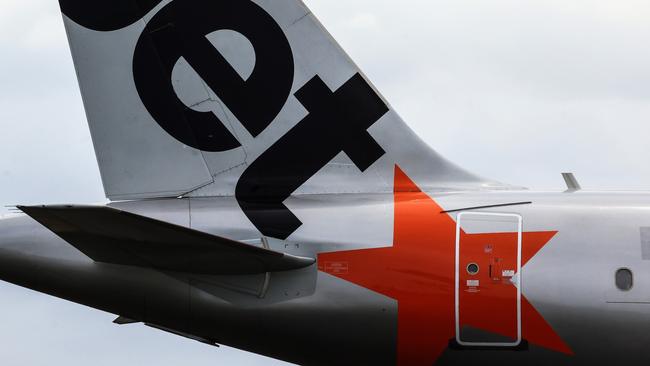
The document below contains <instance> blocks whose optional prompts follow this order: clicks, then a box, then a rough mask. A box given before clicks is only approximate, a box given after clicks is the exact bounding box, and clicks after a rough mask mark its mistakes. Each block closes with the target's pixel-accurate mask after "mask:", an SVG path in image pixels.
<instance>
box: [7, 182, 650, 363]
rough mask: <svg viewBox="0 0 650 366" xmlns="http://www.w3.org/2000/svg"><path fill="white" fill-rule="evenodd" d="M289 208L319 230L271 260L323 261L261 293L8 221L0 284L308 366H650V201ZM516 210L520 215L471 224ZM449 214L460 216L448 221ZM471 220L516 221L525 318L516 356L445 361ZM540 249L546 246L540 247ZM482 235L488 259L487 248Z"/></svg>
mask: <svg viewBox="0 0 650 366" xmlns="http://www.w3.org/2000/svg"><path fill="white" fill-rule="evenodd" d="M289 201H290V202H288V205H289V206H290V207H291V208H292V209H293V210H294V212H296V214H297V216H299V217H306V216H310V215H312V216H320V217H321V220H319V222H320V224H319V225H321V226H320V227H305V228H301V229H300V230H299V231H297V232H296V233H295V234H294V235H293V236H292V237H291V238H290V239H291V240H290V241H286V242H277V243H274V244H273V245H276V246H277V245H281V246H282V248H273V249H277V250H282V251H284V252H287V253H291V254H296V255H306V256H313V257H318V259H319V261H318V264H317V265H314V266H312V267H310V268H306V269H301V270H296V271H287V272H278V273H272V274H270V275H268V277H267V276H266V275H250V276H195V275H189V274H183V273H165V272H161V271H156V270H153V269H145V268H136V267H129V266H119V265H111V264H102V263H96V262H93V261H92V260H90V259H88V258H87V257H85V256H84V255H83V254H81V253H80V252H78V251H77V250H76V249H74V248H73V247H72V246H70V245H69V244H67V243H66V242H65V241H63V240H61V239H59V238H58V237H57V236H55V235H54V234H52V233H51V232H49V231H48V230H47V229H45V228H43V227H42V226H41V225H39V224H38V223H36V222H35V221H33V220H32V219H30V218H28V217H26V216H17V217H12V218H6V219H3V220H2V221H1V224H0V225H1V226H0V233H1V235H0V278H2V279H3V280H6V281H9V282H12V283H15V284H18V285H21V286H25V287H29V288H32V289H35V290H38V291H42V292H46V293H49V294H51V295H54V296H57V297H61V298H65V299H68V300H71V301H74V302H77V303H81V304H85V305H88V306H91V307H94V308H97V309H101V310H104V311H108V312H111V313H114V314H116V315H121V316H124V317H128V318H129V319H134V320H137V321H141V322H144V323H146V324H149V325H152V326H156V327H159V328H164V329H166V330H170V331H173V332H176V333H179V334H184V335H189V336H192V337H195V338H199V339H201V340H209V341H211V342H216V343H222V344H226V345H230V346H234V347H237V348H240V349H245V350H249V351H252V352H256V353H259V354H264V355H267V356H271V357H274V358H278V359H282V360H286V361H289V362H294V363H298V364H303V365H371V364H372V365H394V364H398V365H416V364H427V363H428V362H431V364H434V363H435V364H440V365H445V364H461V363H463V364H464V363H465V362H468V361H470V360H475V361H479V360H486V359H489V360H490V364H497V363H498V364H503V365H520V364H522V363H525V364H531V365H533V364H539V365H551V364H553V365H557V364H561V365H562V364H566V365H593V364H606V363H610V362H616V363H618V364H622V363H625V362H630V363H631V362H635V363H640V362H644V361H645V362H647V361H649V360H650V353H649V352H648V351H647V344H648V341H649V339H648V338H649V336H648V329H650V267H648V262H647V261H645V260H644V245H645V243H644V239H643V237H642V233H643V232H644V229H643V228H644V227H646V226H650V194H646V193H599V192H577V193H553V192H550V193H535V192H528V191H517V192H476V193H462V194H455V193H428V194H424V193H419V192H406V191H405V192H404V193H399V192H396V193H395V194H368V195H321V196H318V195H313V196H297V197H292V198H291V199H290V200H289ZM528 202H530V203H528ZM510 203H522V204H517V205H512V206H501V207H492V208H484V209H477V210H464V209H466V208H471V207H477V206H493V205H502V204H510ZM523 203H526V204H523ZM113 206H116V207H118V208H120V209H122V210H125V211H130V212H134V213H139V214H143V215H146V216H150V217H154V218H159V219H162V220H165V221H169V222H174V223H177V224H179V225H183V226H191V227H192V228H195V229H198V230H201V231H205V232H208V233H212V234H219V235H222V236H226V237H229V238H233V239H238V240H251V239H255V238H259V236H260V234H259V232H257V231H256V230H255V229H254V228H252V227H249V226H248V225H247V224H245V223H246V221H245V220H240V218H239V216H240V215H242V214H241V210H239V209H238V207H237V203H236V201H235V200H234V199H232V198H200V199H173V200H150V201H141V202H132V203H129V202H124V203H115V204H113ZM438 208H440V209H442V210H439V209H438ZM449 210H452V211H454V212H442V211H449ZM455 210H460V211H455ZM468 211H471V212H483V213H485V212H487V213H500V214H516V215H519V216H520V217H521V218H522V223H523V225H522V233H523V240H522V253H523V254H522V257H523V258H522V259H523V262H524V263H522V268H521V271H520V272H519V273H518V274H517V275H518V276H519V279H518V282H517V284H516V285H517V286H520V288H521V296H522V301H523V303H524V306H523V308H522V310H521V331H522V339H523V341H524V342H525V344H526V346H525V347H518V348H501V349H499V348H497V347H492V348H490V347H488V348H485V347H484V348H481V347H475V348H472V347H453V346H450V345H452V344H453V343H454V339H455V338H456V336H457V334H456V332H457V330H456V328H455V325H456V317H457V316H458V315H457V314H456V312H455V310H456V309H457V307H458V304H456V302H455V298H454V294H455V290H456V285H455V279H456V278H455V277H456V275H457V274H456V271H455V270H454V263H455V260H456V254H455V249H456V248H455V247H456V225H455V222H456V220H457V217H458V214H459V213H460V212H468ZM317 226H318V225H317ZM335 228H336V229H335ZM334 229H335V230H334ZM27 233H29V235H26V234H27ZM535 233H546V234H539V238H542V239H539V238H538V237H537V236H535V235H536V234H535ZM487 235H488V236H487V237H486V238H488V239H489V240H488V241H487V242H486V247H485V248H486V252H487V251H488V250H489V251H491V250H492V246H491V245H492V243H491V242H489V241H490V240H492V241H493V240H494V237H493V236H492V237H491V236H489V235H490V233H487ZM479 238H480V237H479ZM251 245H255V244H254V243H253V242H252V241H251ZM527 245H528V248H529V249H527ZM531 246H535V248H534V249H530V247H531ZM487 248H489V249H487ZM646 249H647V248H646ZM527 253H528V254H527ZM645 254H646V258H645V259H648V258H647V254H648V253H647V252H646V253H645ZM621 268H626V269H629V270H631V271H632V273H633V276H634V277H633V278H634V282H633V286H632V288H631V289H629V290H627V291H624V290H620V289H618V288H617V287H616V284H615V274H616V272H617V270H619V269H621ZM462 270H464V266H463V267H462ZM483 270H485V269H483ZM504 273H505V272H504ZM265 282H266V285H265ZM460 286H461V288H460V291H461V292H462V291H464V289H463V288H462V286H464V284H463V283H461V284H460ZM487 295H488V296H489V294H487ZM486 304H487V303H486ZM476 305H477V306H476V307H477V308H479V309H480V308H481V306H482V304H481V303H477V304H476ZM486 306H488V305H486ZM487 310H488V311H479V312H478V313H476V314H474V315H475V316H477V317H481V318H482V319H478V320H476V321H477V322H478V323H477V324H475V325H476V328H478V329H480V330H482V331H484V332H488V333H495V334H498V333H501V335H504V336H505V335H507V334H505V333H508V331H500V329H501V328H499V327H500V326H502V325H503V324H502V323H505V322H507V319H499V317H501V316H503V315H500V314H504V312H503V311H501V310H503V309H501V310H499V309H487ZM468 311H470V310H468ZM515 311H516V310H515ZM506 313H507V311H506ZM510 315H512V314H510Z"/></svg>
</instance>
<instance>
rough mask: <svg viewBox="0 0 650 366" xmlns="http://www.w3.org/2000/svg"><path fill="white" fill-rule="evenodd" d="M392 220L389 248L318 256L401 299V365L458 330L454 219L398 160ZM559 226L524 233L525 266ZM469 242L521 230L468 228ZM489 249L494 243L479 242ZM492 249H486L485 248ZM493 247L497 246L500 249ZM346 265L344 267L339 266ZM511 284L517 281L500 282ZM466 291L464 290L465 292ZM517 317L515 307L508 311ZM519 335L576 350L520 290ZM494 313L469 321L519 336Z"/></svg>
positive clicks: (332, 269)
mask: <svg viewBox="0 0 650 366" xmlns="http://www.w3.org/2000/svg"><path fill="white" fill-rule="evenodd" d="M394 200H395V218H394V220H395V227H394V242H393V246H392V247H387V248H377V249H361V250H351V251H342V252H333V253H323V254H320V255H319V256H318V265H319V269H320V270H321V271H324V272H327V273H329V274H331V275H334V276H336V277H339V278H341V279H344V280H346V281H350V282H352V283H355V284H357V285H359V286H363V287H365V288H368V289H370V290H373V291H375V292H377V293H380V294H383V295H385V296H388V297H390V298H393V299H395V300H397V301H398V335H397V339H398V342H397V343H398V344H397V364H398V365H400V366H415V365H427V366H428V365H432V364H433V363H434V362H435V361H436V360H437V359H438V358H439V357H440V356H441V354H442V353H443V352H444V351H445V349H446V348H447V346H448V344H449V340H450V339H452V338H454V337H455V336H456V330H455V298H454V293H455V249H456V222H455V221H454V219H453V218H452V217H451V216H450V215H449V214H447V213H442V211H443V209H442V208H441V207H440V206H438V204H437V203H436V202H435V201H434V200H433V199H431V197H429V196H428V195H427V194H425V193H423V192H422V191H421V190H420V189H419V188H418V187H417V185H416V184H415V183H413V181H411V180H410V179H409V177H408V176H406V174H404V172H402V171H401V170H400V169H399V167H396V169H395V192H394ZM555 234H556V232H554V231H549V232H524V233H523V235H522V254H521V257H522V258H521V259H522V267H523V266H525V264H526V263H527V262H528V261H529V260H530V259H531V258H533V257H534V256H535V254H537V252H538V251H539V250H540V249H541V248H542V247H544V245H546V243H547V242H548V241H550V240H551V239H552V238H553V236H555ZM461 235H462V239H461V240H465V241H467V242H477V243H479V242H480V243H485V242H490V243H499V242H500V241H508V240H511V239H512V238H513V235H516V233H490V234H466V233H465V232H461ZM515 237H516V236H515ZM476 247H480V248H481V250H485V251H486V252H487V251H488V250H489V251H490V252H491V251H492V250H493V248H492V247H491V246H485V247H483V246H476ZM486 248H487V249H486ZM494 250H496V246H495V249H494ZM340 266H344V267H345V268H344V269H345V270H340ZM502 288H503V290H502V291H506V292H507V291H511V292H512V291H514V292H515V293H516V288H515V285H514V284H512V286H510V287H509V286H502ZM461 296H462V295H461ZM511 314H513V315H512V316H516V310H515V312H511ZM521 317H522V324H521V329H522V336H523V338H524V339H525V340H527V341H528V342H529V343H531V344H536V345H538V346H541V347H544V348H548V349H551V350H555V351H557V352H563V353H566V354H572V351H571V349H570V348H569V347H568V346H567V345H566V344H565V343H564V342H563V341H562V339H561V338H560V337H559V336H558V335H557V334H556V333H555V331H554V330H553V329H552V328H551V326H550V325H549V324H548V323H547V322H546V320H545V319H544V318H543V317H542V316H541V314H539V312H538V311H537V310H536V309H535V308H534V306H533V305H532V304H531V303H530V302H529V301H528V300H526V298H525V297H524V296H523V295H522V308H521ZM495 319H496V318H495V317H492V318H490V317H485V316H471V314H470V315H468V316H467V317H466V319H464V320H463V321H464V322H465V323H467V324H470V325H471V326H472V327H475V328H477V329H480V330H483V331H487V332H490V333H495V334H500V335H503V336H508V337H513V338H515V337H516V334H512V333H515V332H516V327H515V328H513V327H511V326H508V325H507V323H508V322H504V321H501V320H502V319H501V320H499V319H497V320H495Z"/></svg>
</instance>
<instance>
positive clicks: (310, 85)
mask: <svg viewBox="0 0 650 366" xmlns="http://www.w3.org/2000/svg"><path fill="white" fill-rule="evenodd" d="M60 5H61V8H62V11H63V13H64V15H65V16H64V22H65V26H66V29H67V33H68V37H69V41H70V46H71V49H72V55H73V58H74V63H75V67H76V70H77V74H78V78H79V82H80V87H81V91H82V96H83V100H84V105H85V108H86V113H87V117H88V122H89V125H90V130H91V135H92V138H93V142H94V146H95V151H96V154H97V160H98V162H99V167H100V171H101V174H102V180H103V184H104V189H105V191H106V195H107V197H108V198H109V199H112V200H124V199H139V198H154V197H176V196H181V195H185V196H215V195H236V196H237V199H238V201H239V202H240V204H241V205H242V208H245V207H248V208H251V207H253V208H254V207H258V206H260V205H262V206H266V207H274V205H276V206H281V205H282V204H281V202H282V201H284V199H286V198H287V197H289V195H292V194H302V193H304V194H322V193H356V192H361V193H371V192H391V191H392V190H393V186H392V185H393V183H392V182H393V179H392V178H393V169H394V166H395V164H398V165H399V166H400V167H401V168H402V169H403V170H405V171H406V172H407V173H408V174H409V175H410V176H411V177H412V178H414V179H415V180H416V181H418V184H419V185H420V186H421V187H423V189H432V190H462V189H484V188H490V187H495V186H494V185H492V183H490V182H488V181H485V180H484V179H481V178H479V177H477V176H475V175H473V174H470V173H468V172H466V171H464V170H462V169H460V168H458V167H457V166H455V165H453V164H451V163H449V162H448V161H447V160H445V159H443V158H442V157H441V156H439V155H438V154H437V153H436V152H434V151H433V150H431V149H430V148H429V147H427V146H426V145H425V144H424V143H423V142H422V141H421V140H420V139H419V138H418V137H417V136H416V135H415V134H414V133H413V132H412V131H411V130H410V129H409V128H408V127H407V126H406V125H405V124H404V122H403V121H402V120H401V119H400V117H399V116H398V115H397V114H396V113H395V111H393V110H392V109H391V107H390V106H389V105H388V103H387V102H386V101H385V100H384V99H383V98H382V97H381V96H380V94H379V93H378V92H377V90H375V88H374V87H373V86H372V85H371V84H370V83H369V82H368V81H367V80H366V78H365V77H364V76H363V74H362V73H361V71H360V70H359V69H358V68H357V66H356V65H355V64H354V63H353V62H352V61H351V60H350V59H349V58H348V56H347V55H346V54H345V53H344V52H343V51H342V50H341V48H340V47H339V46H338V44H337V43H336V42H335V41H334V39H333V38H332V37H331V36H330V35H329V34H328V33H327V31H325V30H324V29H323V27H322V26H321V25H320V23H319V22H318V21H317V20H316V18H315V17H314V16H313V15H312V13H311V12H310V11H309V9H307V7H306V6H305V5H304V4H303V3H302V2H301V1H299V0H252V1H251V0H220V1H213V0H174V1H171V0H114V1H106V0H103V1H92V2H89V1H84V0H60Z"/></svg>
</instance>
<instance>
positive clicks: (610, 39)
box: [0, 0, 650, 366]
mask: <svg viewBox="0 0 650 366" xmlns="http://www.w3.org/2000/svg"><path fill="white" fill-rule="evenodd" d="M307 3H308V5H309V6H310V7H311V8H312V10H313V11H314V13H315V14H316V15H317V16H318V17H319V18H320V19H321V21H322V22H323V23H324V24H325V25H326V27H327V28H328V29H329V30H330V31H331V32H332V33H333V35H334V36H335V37H336V38H337V39H338V40H339V41H340V42H341V44H342V45H343V47H344V48H345V49H346V50H347V51H348V52H349V53H350V55H351V56H352V58H353V59H354V60H356V61H357V62H358V63H359V65H360V67H361V68H362V69H363V70H364V71H365V72H366V74H367V75H368V76H369V78H370V79H371V80H372V81H373V82H374V83H375V84H376V86H377V87H378V88H379V90H380V91H382V93H383V94H384V95H385V96H386V98H387V99H388V100H389V101H390V102H391V104H392V105H393V106H394V108H395V109H396V110H397V111H398V112H399V113H400V114H401V115H402V117H404V119H405V120H406V121H407V122H408V123H409V124H410V125H411V127H412V128H414V129H415V130H416V132H418V133H419V134H420V135H421V136H422V137H423V138H424V140H425V141H427V142H428V143H430V144H431V145H432V146H433V147H434V148H435V149H437V150H438V151H439V152H441V153H442V154H444V155H445V156H447V157H448V158H450V159H451V160H453V161H455V162H456V163H458V164H460V165H461V166H464V167H466V168H468V169H469V170H472V171H475V172H478V173H480V174H481V175H484V176H487V177H489V178H493V179H497V180H501V181H504V182H508V183H514V184H518V185H524V186H527V187H530V188H536V189H562V188H563V186H562V180H561V177H560V172H562V171H573V172H575V173H576V175H577V177H578V179H579V180H580V182H581V183H582V185H583V186H584V187H585V188H594V189H625V188H630V189H650V164H647V163H646V161H647V160H648V158H649V157H650V144H649V143H648V142H647V141H648V136H650V47H648V41H650V2H648V1H646V0H617V1H611V0H610V1H603V0H582V1H580V0H542V1H538V0H528V1H521V0H491V1H476V0H448V1H440V0H401V1H395V0H393V1H388V0H347V1H331V0H307ZM0 128H1V131H2V133H1V134H0V204H2V205H4V204H16V203H23V204H29V203H54V202H59V203H60V202H102V201H103V200H104V196H103V191H102V188H101V183H100V179H99V171H98V169H97V166H96V162H95V157H94V153H93V150H92V144H91V142H90V137H89V133H88V128H87V126H86V122H85V117H84V112H83V109H82V105H81V99H80V96H79V91H78V87H77V81H76V77H75V74H74V69H73V67H72V62H71V58H70V53H69V50H68V45H67V41H66V37H65V32H64V30H63V25H62V22H61V16H60V13H59V10H58V4H57V1H56V0H30V1H21V0H0ZM0 212H2V211H0ZM0 306H1V307H2V309H3V311H2V312H0V330H1V331H0V341H1V343H0V344H2V346H0V357H2V359H3V361H4V362H5V363H7V364H10V365H51V364H58V363H61V364H63V363H65V364H67V365H73V366H74V365H87V364H89V363H91V362H92V363H93V364H99V365H113V364H127V365H129V364H132V365H136V364H142V363H145V362H146V363H148V364H149V363H150V364H153V363H156V364H158V365H178V364H181V363H182V364H186V363H188V361H189V362H191V364H193V365H204V364H205V365H208V364H209V365H219V364H223V365H231V364H238V365H271V364H282V363H280V362H278V363H274V362H272V361H269V360H268V359H264V358H261V357H258V356H254V355H249V354H246V353H243V352H239V351H236V350H230V349H223V348H222V349H212V348H210V347H208V346H204V345H201V344H198V343H194V342H191V341H186V340H183V339H179V338H177V337H174V336H169V335H166V334H162V333H160V332H157V331H153V330H149V329H145V328H144V327H140V326H126V327H117V326H114V325H113V324H111V323H110V322H111V320H112V316H111V315H109V314H103V313H100V312H97V311H94V310H90V309H86V308H83V307H81V306H78V305H74V304H69V303H67V302H64V301H60V300H55V299H51V298H49V297H47V296H44V295H40V294H36V293H33V292H31V291H28V290H24V289H20V288H17V287H14V286H10V285H5V284H1V285H0ZM97 360H100V361H99V362H98V361H97Z"/></svg>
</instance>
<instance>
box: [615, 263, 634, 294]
mask: <svg viewBox="0 0 650 366" xmlns="http://www.w3.org/2000/svg"><path fill="white" fill-rule="evenodd" d="M633 285H634V276H633V274H632V271H631V270H629V269H627V268H621V269H619V270H618V271H616V287H617V288H618V289H619V290H621V291H630V290H631V289H632V286H633Z"/></svg>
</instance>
